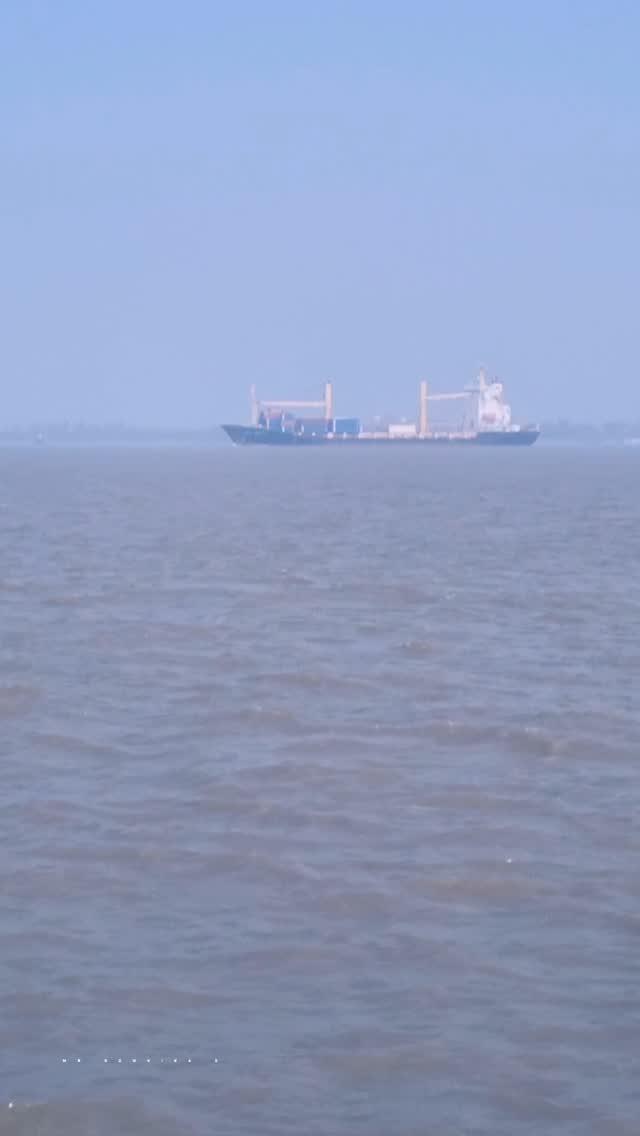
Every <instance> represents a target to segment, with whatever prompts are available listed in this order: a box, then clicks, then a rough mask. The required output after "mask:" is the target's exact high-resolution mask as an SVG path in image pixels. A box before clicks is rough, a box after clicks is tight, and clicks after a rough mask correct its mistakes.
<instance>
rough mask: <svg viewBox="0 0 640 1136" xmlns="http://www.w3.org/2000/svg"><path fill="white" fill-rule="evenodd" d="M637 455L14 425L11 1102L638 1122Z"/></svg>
mask: <svg viewBox="0 0 640 1136" xmlns="http://www.w3.org/2000/svg"><path fill="white" fill-rule="evenodd" d="M639 489H640V455H639V454H638V453H635V452H632V451H615V450H611V451H604V450H603V451H600V452H597V451H587V450H553V449H551V448H549V449H545V448H544V446H543V445H539V446H537V447H534V449H532V450H531V451H527V452H524V451H523V452H522V453H507V452H501V451H487V452H486V453H485V452H475V453H436V454H433V453H426V454H425V453H412V452H409V453H404V452H402V453H398V452H390V453H386V452H385V453H382V452H376V453H373V452H371V453H362V454H361V453H357V454H355V453H352V452H344V453H337V454H336V453H333V452H332V453H331V454H327V453H324V452H313V451H309V452H295V453H294V452H292V453H288V452H282V453H280V452H268V453H267V452H259V451H255V452H252V451H241V450H234V449H232V448H230V447H220V448H219V449H212V450H211V451H209V452H207V451H204V450H201V451H198V450H191V451H190V450H186V449H185V450H147V451H145V450H136V451H134V450H131V451H127V450H115V449H114V450H103V451H89V450H87V451H81V450H77V451H62V450H60V451H56V450H42V451H33V452H26V451H18V450H15V451H10V450H5V451H0V556H1V561H0V589H1V590H0V605H1V607H0V615H1V624H0V627H1V638H0V756H1V764H0V768H1V770H2V795H1V797H0V812H1V830H0V831H1V835H2V856H1V858H0V895H1V896H2V899H1V900H0V904H1V907H0V913H1V917H2V918H1V924H0V934H1V944H0V963H1V965H0V994H1V998H0V1046H1V1051H0V1052H1V1058H0V1060H1V1070H0V1071H1V1084H2V1098H0V1132H2V1133H20V1134H25V1136H26V1134H27V1133H29V1134H30V1133H40V1134H46V1136H53V1134H56V1136H58V1134H60V1136H63V1134H64V1136H87V1134H94V1136H111V1134H112V1133H116V1132H117V1133H131V1134H136V1136H137V1134H146V1133H154V1134H157V1136H185V1134H195V1136H209V1134H211V1133H214V1132H215V1133H216V1136H238V1134H247V1136H253V1134H257V1133H260V1134H265V1136H270V1134H273V1136H276V1134H278V1136H280V1134H289V1133H291V1134H294V1133H295V1134H296V1136H298V1134H300V1133H305V1134H323V1136H324V1134H327V1136H342V1134H344V1136H356V1134H363V1136H364V1134H367V1136H396V1134H397V1136H409V1134H418V1133H420V1134H425V1133H434V1134H435V1133H437V1134H438V1136H440V1134H445V1133H446V1134H447V1136H448V1134H458V1133H459V1134H465V1136H468V1134H482V1136H484V1134H486V1136H514V1134H527V1136H529V1134H530V1136H539V1134H540V1133H543V1132H544V1133H562V1134H567V1136H568V1134H574V1133H575V1134H576V1136H578V1134H580V1136H585V1134H594V1136H595V1134H597V1136H601V1134H605V1133H606V1134H607V1136H621V1134H623V1133H624V1134H629V1136H631V1134H633V1136H635V1134H636V1133H637V1132H638V1124H640V993H639V991H640V906H639V900H640V871H639V868H640V833H639V831H638V810H639V806H640V773H639V769H638V755H639V752H640V693H639V686H638V683H639V679H638V675H640V649H639V647H638V629H639V627H640V569H639V565H640V492H639ZM10 1102H11V1104H12V1107H11V1108H9V1103H10Z"/></svg>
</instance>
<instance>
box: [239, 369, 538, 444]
mask: <svg viewBox="0 0 640 1136" xmlns="http://www.w3.org/2000/svg"><path fill="white" fill-rule="evenodd" d="M451 400H458V401H460V402H463V403H464V408H463V416H462V421H461V423H460V426H459V428H458V429H455V430H448V429H441V428H437V427H434V426H432V424H431V403H434V402H444V401H451ZM250 401H251V424H250V425H248V426H238V425H229V424H227V425H223V427H222V429H223V430H224V432H225V434H227V436H228V437H229V438H230V439H231V441H232V442H234V443H235V444H236V445H240V446H247V445H250V446H256V445H260V446H318V445H321V446H326V445H329V446H335V445H358V446H362V445H366V444H388V445H392V444H398V445H399V444H403V445H410V444H412V445H419V446H424V445H444V446H450V445H465V446H478V445H480V446H532V445H533V443H534V442H535V441H537V439H538V437H539V436H540V428H539V426H532V425H528V426H518V425H514V424H513V423H512V421H511V407H510V406H509V405H508V403H507V402H506V401H505V397H504V387H503V384H502V383H501V382H499V381H498V380H497V379H489V378H487V375H486V373H485V372H484V370H482V371H480V373H479V375H478V377H477V378H476V380H475V381H474V382H473V383H471V384H469V385H468V386H467V387H465V388H464V390H462V391H456V392H454V393H453V394H431V393H430V392H429V388H428V385H427V383H426V382H421V383H420V391H419V399H418V416H417V421H416V422H406V421H403V422H390V423H387V424H385V425H382V424H381V423H379V422H376V423H374V424H373V425H372V426H370V427H363V425H362V423H361V420H360V419H359V418H336V417H335V415H334V393H333V383H331V382H327V383H325V388H324V398H322V399H321V400H318V401H317V402H296V401H292V400H289V399H284V400H277V399H268V400H266V401H261V400H259V399H258V397H257V395H256V390H255V387H252V388H251V393H250ZM310 412H315V414H314V415H311V414H310Z"/></svg>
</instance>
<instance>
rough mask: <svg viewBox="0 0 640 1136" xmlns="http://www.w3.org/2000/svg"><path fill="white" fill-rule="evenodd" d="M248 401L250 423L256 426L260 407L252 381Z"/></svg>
mask: <svg viewBox="0 0 640 1136" xmlns="http://www.w3.org/2000/svg"><path fill="white" fill-rule="evenodd" d="M249 402H250V404H251V425H252V426H257V425H258V419H259V417H260V407H259V404H258V396H257V394H256V388H255V385H254V384H253V383H252V384H251V387H250V388H249Z"/></svg>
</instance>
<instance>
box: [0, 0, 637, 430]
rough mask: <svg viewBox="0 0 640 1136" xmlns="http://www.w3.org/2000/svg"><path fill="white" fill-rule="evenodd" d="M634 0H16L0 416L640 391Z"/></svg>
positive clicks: (5, 56)
mask: <svg viewBox="0 0 640 1136" xmlns="http://www.w3.org/2000/svg"><path fill="white" fill-rule="evenodd" d="M639 42H640V6H638V5H637V4H635V3H627V2H625V0H615V2H614V3H611V4H606V3H604V2H602V3H597V4H596V3H592V2H589V0H585V2H581V3H578V2H571V0H565V2H560V0H558V2H557V3H548V2H545V0H538V2H536V3H533V2H525V0H517V2H516V0H512V2H509V3H507V2H494V0H485V2H482V3H480V2H477V3H472V2H470V0H467V2H455V0H453V2H447V3H444V2H442V3H438V4H435V3H434V4H432V3H429V2H427V0H424V2H422V3H409V2H397V3H393V4H391V3H386V4H381V3H376V2H375V0H374V2H368V3H359V2H350V0H342V2H341V3H334V2H332V0H322V3H320V2H318V3H303V2H298V3H282V2H279V0H269V2H266V0H265V2H264V3H242V2H233V3H226V4H215V3H213V2H208V3H204V2H203V3H200V2H196V0H183V2H181V3H180V4H178V3H177V0H176V2H174V3H164V2H162V0H155V2H150V0H129V2H128V3H123V2H121V0H109V2H108V3H104V2H103V0H101V2H99V3H98V2H96V0H84V2H83V3H79V2H77V3H76V2H70V0H67V2H65V0H58V2H57V3H55V4H54V3H51V2H47V3H36V2H33V0H31V2H30V0H7V2H6V3H5V4H3V5H2V6H1V8H0V130H1V134H0V137H1V139H2V145H1V147H0V161H1V163H2V168H1V169H0V176H1V178H2V191H1V193H0V240H1V248H2V258H1V261H0V263H1V270H0V302H1V304H2V315H3V319H2V335H1V336H0V359H1V364H2V376H3V379H2V394H3V398H2V407H1V409H0V423H1V424H5V425H6V424H10V423H13V422H29V421H33V420H35V419H51V418H54V419H61V418H74V419H85V420H93V421H105V420H115V419H125V420H127V421H130V422H133V423H140V424H143V423H147V424H150V425H168V424H174V425H177V426H184V425H194V426H198V425H209V424H212V423H214V422H219V421H222V420H229V419H238V418H239V419H240V420H244V419H246V417H247V414H248V406H247V394H246V392H247V388H248V386H249V384H250V383H251V382H255V383H256V384H257V385H258V389H259V392H262V393H263V394H264V395H271V396H274V397H275V396H280V397H282V396H283V395H297V394H300V395H310V394H313V393H315V391H316V390H318V389H319V387H320V384H321V383H322V382H323V381H324V379H325V378H326V377H331V378H333V379H334V381H335V384H336V393H337V407H336V409H337V411H338V412H339V413H344V414H348V413H353V412H355V413H358V412H361V413H362V414H368V413H372V414H373V413H382V412H385V411H387V410H394V411H396V412H397V413H412V412H413V410H414V404H415V397H416V394H415V392H416V386H417V383H418V380H419V379H420V378H423V377H424V378H427V379H428V380H429V381H430V383H431V385H432V388H433V389H441V390H455V389H457V388H459V387H460V386H461V384H463V383H464V382H466V381H467V380H468V379H470V378H471V377H473V375H474V373H475V371H476V369H477V367H478V365H479V364H481V363H484V364H486V365H487V366H488V368H489V369H490V370H491V371H492V372H496V373H497V374H498V375H499V376H500V377H501V378H502V379H503V380H504V381H505V383H506V385H507V389H508V394H509V396H510V400H511V402H512V404H513V407H514V411H515V413H516V417H520V418H527V419H529V418H537V419H538V418H546V417H556V416H571V417H574V418H579V419H587V420H593V421H598V420H603V419H606V418H612V417H617V416H620V417H632V416H638V415H640V394H639V393H638V392H639V391H640V383H639V382H638V376H637V371H638V355H639V352H638V345H637V334H636V320H637V317H636V310H637V306H638V295H639V293H640V288H639V285H640V267H639V265H640V260H639V258H640V148H639V143H640V114H639V112H640V105H639V103H640V99H639V91H640V79H639V69H638V66H637V49H638V43H639Z"/></svg>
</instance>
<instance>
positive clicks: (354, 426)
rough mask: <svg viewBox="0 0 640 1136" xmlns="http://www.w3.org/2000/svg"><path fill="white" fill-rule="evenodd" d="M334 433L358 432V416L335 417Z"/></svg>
mask: <svg viewBox="0 0 640 1136" xmlns="http://www.w3.org/2000/svg"><path fill="white" fill-rule="evenodd" d="M333 432H334V434H359V433H360V419H359V418H336V420H335V422H334V424H333Z"/></svg>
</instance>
